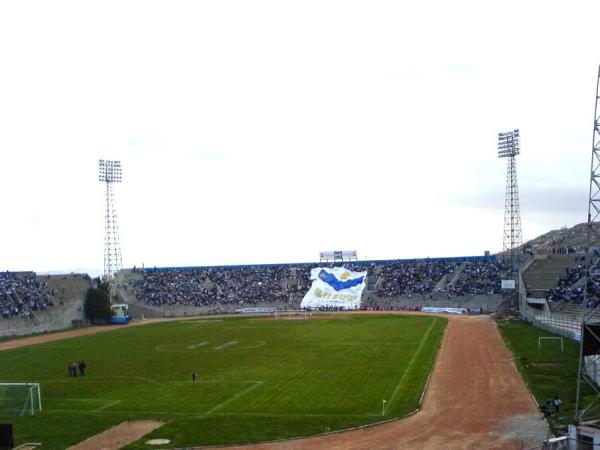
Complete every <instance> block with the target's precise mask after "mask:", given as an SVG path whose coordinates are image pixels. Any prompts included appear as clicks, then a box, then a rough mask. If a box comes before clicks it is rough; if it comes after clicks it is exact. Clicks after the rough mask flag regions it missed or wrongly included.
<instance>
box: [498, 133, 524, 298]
mask: <svg viewBox="0 0 600 450" xmlns="http://www.w3.org/2000/svg"><path fill="white" fill-rule="evenodd" d="M519 153H521V148H520V133H519V130H518V129H517V130H512V131H506V132H502V133H498V158H506V159H507V161H506V163H507V164H506V196H505V198H504V238H503V242H502V247H503V248H502V250H503V255H504V258H503V259H504V261H503V262H504V264H505V265H508V267H509V271H510V277H511V278H512V279H513V280H515V289H514V293H510V307H511V309H513V308H515V307H516V305H517V301H516V300H517V296H518V292H519V291H518V278H519V277H518V268H517V262H518V261H517V258H516V249H517V248H518V247H519V246H520V245H522V244H523V236H522V232H521V208H520V205H519V185H518V183H517V161H516V159H515V158H516V156H517V155H518V154H519ZM509 292H510V291H509Z"/></svg>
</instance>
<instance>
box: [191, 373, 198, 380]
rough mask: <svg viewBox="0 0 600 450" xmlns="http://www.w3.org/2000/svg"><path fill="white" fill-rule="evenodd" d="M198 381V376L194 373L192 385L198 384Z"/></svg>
mask: <svg viewBox="0 0 600 450" xmlns="http://www.w3.org/2000/svg"><path fill="white" fill-rule="evenodd" d="M197 381H198V374H197V373H196V372H192V383H196V382H197Z"/></svg>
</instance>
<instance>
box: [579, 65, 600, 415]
mask: <svg viewBox="0 0 600 450" xmlns="http://www.w3.org/2000/svg"><path fill="white" fill-rule="evenodd" d="M599 88H600V67H598V74H597V77H596V97H595V99H596V103H595V107H594V131H593V137H592V163H591V169H590V191H589V197H588V215H587V254H586V261H585V268H586V269H585V274H584V278H585V281H584V283H585V285H584V286H585V290H584V298H583V304H584V305H587V304H588V301H589V300H594V299H595V296H594V293H593V292H592V291H591V289H590V288H591V287H592V286H594V285H595V284H596V283H595V282H594V276H596V277H597V274H594V273H590V269H591V266H592V265H593V264H594V263H596V262H597V256H596V254H595V250H596V248H594V247H593V245H594V243H595V242H598V240H600V90H599ZM596 281H597V278H596ZM598 311H600V305H596V306H595V307H594V308H589V309H588V310H587V311H586V313H585V314H584V315H583V318H582V324H581V338H580V353H579V376H578V377H577V399H576V403H575V424H582V423H586V422H596V423H597V421H598V419H600V411H599V408H598V401H599V400H600V371H599V367H600V333H599V331H600V321H599V320H598ZM584 384H587V385H589V386H590V387H591V388H592V389H591V390H592V391H593V395H591V396H588V397H587V398H584V396H583V395H582V392H581V390H582V385H584Z"/></svg>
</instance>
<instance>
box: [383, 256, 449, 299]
mask: <svg viewBox="0 0 600 450" xmlns="http://www.w3.org/2000/svg"><path fill="white" fill-rule="evenodd" d="M457 268H458V264H457V263H442V262H438V263H430V264H428V263H415V264H389V265H385V266H383V270H382V271H381V273H380V276H381V278H382V280H381V282H380V283H379V287H378V289H377V294H378V295H379V296H380V297H397V296H400V295H407V296H409V297H410V296H412V295H417V294H421V295H425V294H429V293H431V292H433V289H434V288H435V287H436V285H437V283H438V282H439V281H440V280H441V279H442V277H443V276H444V275H450V274H452V273H453V272H454V271H455V270H456V269H457Z"/></svg>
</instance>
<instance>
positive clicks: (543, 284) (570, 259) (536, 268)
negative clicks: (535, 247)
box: [523, 254, 575, 297]
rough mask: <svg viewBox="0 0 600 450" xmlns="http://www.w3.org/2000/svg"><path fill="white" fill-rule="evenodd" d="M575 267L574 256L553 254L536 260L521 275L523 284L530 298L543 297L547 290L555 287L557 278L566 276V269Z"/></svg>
mask: <svg viewBox="0 0 600 450" xmlns="http://www.w3.org/2000/svg"><path fill="white" fill-rule="evenodd" d="M574 265H575V255H562V254H553V255H549V256H548V257H547V258H536V260H535V261H533V262H532V263H531V265H530V266H529V267H528V268H527V270H526V271H525V272H524V273H523V282H524V283H525V286H526V287H527V291H529V292H530V293H531V296H532V297H543V295H544V293H545V292H546V291H548V290H549V289H553V288H555V287H556V280H557V279H558V277H559V276H562V275H565V274H566V269H567V268H568V267H573V266H574Z"/></svg>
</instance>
